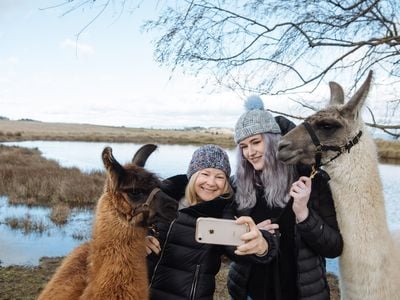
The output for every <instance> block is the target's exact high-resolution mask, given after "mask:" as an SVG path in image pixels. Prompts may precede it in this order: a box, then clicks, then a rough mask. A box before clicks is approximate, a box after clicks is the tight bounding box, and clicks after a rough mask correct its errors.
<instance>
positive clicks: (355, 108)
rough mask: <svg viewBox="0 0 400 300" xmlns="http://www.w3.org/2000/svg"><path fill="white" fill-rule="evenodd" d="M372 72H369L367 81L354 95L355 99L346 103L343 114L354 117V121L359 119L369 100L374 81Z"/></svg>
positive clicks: (352, 98)
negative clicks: (368, 96) (366, 100)
mask: <svg viewBox="0 0 400 300" xmlns="http://www.w3.org/2000/svg"><path fill="white" fill-rule="evenodd" d="M372 73H373V72H372V71H369V73H368V77H367V79H366V80H365V81H364V83H363V84H362V85H361V87H360V88H359V89H358V91H357V92H356V93H355V94H354V96H353V97H351V99H350V100H349V102H347V103H346V105H345V106H344V107H343V110H342V113H343V114H344V115H346V116H348V117H350V116H353V118H354V119H357V118H358V115H359V114H360V111H361V108H362V106H363V105H364V103H365V99H366V98H367V95H368V92H369V88H370V86H371V81H372Z"/></svg>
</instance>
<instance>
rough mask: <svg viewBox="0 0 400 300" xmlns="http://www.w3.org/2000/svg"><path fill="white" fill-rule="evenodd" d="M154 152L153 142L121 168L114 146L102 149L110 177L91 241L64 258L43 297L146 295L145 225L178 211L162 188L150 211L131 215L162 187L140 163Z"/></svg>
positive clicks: (135, 298)
mask: <svg viewBox="0 0 400 300" xmlns="http://www.w3.org/2000/svg"><path fill="white" fill-rule="evenodd" d="M154 150H155V146H154V145H145V146H143V147H142V148H141V149H139V150H138V152H137V153H136V155H135V157H134V159H133V163H132V164H129V165H126V166H125V167H122V166H121V165H119V164H118V162H117V161H116V160H115V158H114V157H113V156H112V152H111V148H105V149H104V151H103V162H104V165H105V167H106V169H107V175H108V176H107V181H106V185H105V188H104V193H103V195H102V196H101V197H100V199H99V201H98V203H97V207H96V213H95V221H94V224H93V230H92V239H91V240H90V241H89V242H86V243H84V244H82V245H81V246H79V247H77V248H76V249H75V250H73V251H72V252H71V253H70V254H69V255H68V256H67V257H66V258H65V259H64V261H63V263H62V264H61V266H60V267H59V268H58V269H57V271H56V273H55V274H54V275H53V277H52V278H51V280H50V281H49V283H48V284H47V286H46V287H45V289H44V290H43V291H42V293H41V294H40V296H39V298H38V299H39V300H50V299H51V300H54V299H56V300H57V299H60V300H64V299H65V300H74V299H96V300H97V299H100V300H101V299H104V300H112V299H121V300H143V299H148V297H149V296H148V276H147V264H146V249H145V243H144V240H145V236H146V234H147V230H148V229H147V228H146V226H144V225H146V224H148V223H150V222H155V221H156V220H165V221H169V220H172V219H173V218H174V217H175V215H176V210H177V202H176V201H175V200H174V199H172V198H170V197H168V196H167V195H166V194H165V193H163V192H158V193H157V194H156V196H154V200H153V201H152V202H151V203H150V204H149V212H148V214H142V213H140V214H138V215H134V214H133V210H134V209H135V207H138V205H139V204H141V203H143V202H144V201H145V200H146V199H147V197H148V195H149V194H150V192H151V191H152V190H153V189H154V188H156V187H160V185H161V182H160V181H159V180H158V179H157V178H156V177H155V175H153V174H152V173H150V172H147V171H145V170H144V169H143V168H142V167H141V165H139V166H138V165H137V164H138V163H139V164H143V166H144V163H145V161H146V159H147V157H148V156H149V155H150V154H151V153H152V152H153V151H154ZM136 189H137V190H138V192H137V193H135V190H136ZM134 197H136V198H138V199H136V198H134ZM157 218H158V219H157Z"/></svg>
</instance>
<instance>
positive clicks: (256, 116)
mask: <svg viewBox="0 0 400 300" xmlns="http://www.w3.org/2000/svg"><path fill="white" fill-rule="evenodd" d="M244 107H245V108H246V112H245V113H244V114H242V115H241V116H240V118H239V120H238V121H237V122H236V126H235V133H234V139H235V143H236V144H239V143H240V142H241V141H243V140H244V139H246V138H248V137H249V136H252V135H255V134H259V133H281V129H280V128H279V125H278V123H276V121H275V118H274V116H273V115H272V114H271V113H270V112H268V111H266V110H264V103H263V102H262V100H261V98H260V97H259V96H250V97H248V98H247V99H246V101H245V103H244Z"/></svg>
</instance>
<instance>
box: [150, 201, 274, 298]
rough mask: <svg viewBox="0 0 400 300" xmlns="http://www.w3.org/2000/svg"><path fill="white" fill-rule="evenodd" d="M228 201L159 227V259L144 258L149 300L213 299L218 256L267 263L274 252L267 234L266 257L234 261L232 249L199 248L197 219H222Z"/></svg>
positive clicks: (202, 205)
mask: <svg viewBox="0 0 400 300" xmlns="http://www.w3.org/2000/svg"><path fill="white" fill-rule="evenodd" d="M230 202H231V200H230V199H224V198H217V199H215V200H212V201H207V202H201V203H199V204H197V205H194V206H191V207H188V208H183V209H181V210H180V211H179V214H178V217H177V219H175V220H174V221H173V222H172V223H171V224H170V225H169V226H168V225H166V224H159V225H158V226H159V236H158V239H159V241H160V244H161V245H162V250H161V253H160V255H159V256H157V255H155V254H151V255H149V256H148V267H149V268H148V269H149V281H150V299H153V300H169V299H170V300H179V299H182V300H183V299H185V300H186V299H203V300H205V299H209V300H211V299H213V294H214V290H215V275H216V274H217V273H218V272H219V269H220V265H221V255H222V254H226V255H227V256H228V257H230V258H232V259H239V260H241V261H250V262H252V263H267V262H269V261H270V260H271V259H272V258H273V257H274V256H275V255H276V252H277V246H276V244H275V239H274V237H272V235H270V234H269V233H268V234H266V235H264V237H265V238H266V239H267V240H268V241H269V243H270V244H271V248H270V251H269V255H267V256H265V257H257V256H256V255H249V256H246V257H237V256H235V255H234V254H233V251H234V249H235V247H228V246H218V245H210V244H200V243H198V242H196V240H195V228H196V219H197V218H198V217H214V218H220V217H222V212H223V209H224V207H225V206H226V205H227V204H229V203H230Z"/></svg>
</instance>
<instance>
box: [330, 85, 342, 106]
mask: <svg viewBox="0 0 400 300" xmlns="http://www.w3.org/2000/svg"><path fill="white" fill-rule="evenodd" d="M329 88H330V90H331V99H330V100H329V106H331V105H339V104H343V103H344V93H343V88H342V87H341V86H340V85H339V84H337V83H336V82H333V81H331V82H329Z"/></svg>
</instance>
